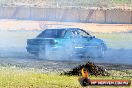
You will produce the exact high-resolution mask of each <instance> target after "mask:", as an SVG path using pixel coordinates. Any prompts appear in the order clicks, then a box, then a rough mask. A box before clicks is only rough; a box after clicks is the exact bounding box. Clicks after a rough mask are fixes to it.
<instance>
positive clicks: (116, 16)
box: [0, 6, 132, 24]
mask: <svg viewBox="0 0 132 88" xmlns="http://www.w3.org/2000/svg"><path fill="white" fill-rule="evenodd" d="M0 18H8V19H28V20H46V21H74V22H87V23H89V22H90V23H129V24H131V23H132V10H121V9H111V10H93V9H76V8H67V9H66V8H36V7H23V6H20V7H0Z"/></svg>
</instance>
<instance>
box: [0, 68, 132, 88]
mask: <svg viewBox="0 0 132 88" xmlns="http://www.w3.org/2000/svg"><path fill="white" fill-rule="evenodd" d="M110 72H111V73H112V74H117V75H118V77H116V76H115V77H114V78H113V76H110V77H102V76H100V77H96V79H121V78H120V74H121V72H117V71H114V70H113V71H110ZM130 73H131V71H130ZM90 78H91V79H95V77H94V76H91V77H90ZM123 79H131V80H132V78H130V77H126V78H123ZM131 87H132V86H131ZM0 88H81V86H80V84H79V82H78V77H77V76H60V75H58V74H53V73H51V74H43V73H41V72H35V71H34V70H26V69H21V68H10V67H0ZM90 88H95V87H90ZM96 88H106V87H96ZM107 88H113V87H107ZM117 88H120V87H117ZM122 88H126V87H122Z"/></svg>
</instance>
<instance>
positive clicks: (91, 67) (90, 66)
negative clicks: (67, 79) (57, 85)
mask: <svg viewBox="0 0 132 88" xmlns="http://www.w3.org/2000/svg"><path fill="white" fill-rule="evenodd" d="M82 68H85V69H87V71H88V72H89V74H90V75H95V76H99V75H100V76H109V75H110V74H109V73H108V72H107V71H106V69H104V68H103V67H101V66H98V65H96V64H94V63H93V62H90V61H88V62H87V63H86V64H83V65H78V66H76V67H75V68H73V69H72V70H70V71H67V72H64V73H62V74H63V75H69V76H72V75H77V76H80V75H81V69H82ZM62 74H61V75H62Z"/></svg>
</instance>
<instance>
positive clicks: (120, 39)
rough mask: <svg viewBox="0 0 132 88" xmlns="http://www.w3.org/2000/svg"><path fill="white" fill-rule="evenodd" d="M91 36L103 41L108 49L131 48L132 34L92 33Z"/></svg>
mask: <svg viewBox="0 0 132 88" xmlns="http://www.w3.org/2000/svg"><path fill="white" fill-rule="evenodd" d="M92 35H95V36H96V37H97V38H100V39H102V40H104V41H105V42H106V44H107V46H108V47H109V48H115V49H120V48H124V49H130V48H132V46H131V45H132V33H92Z"/></svg>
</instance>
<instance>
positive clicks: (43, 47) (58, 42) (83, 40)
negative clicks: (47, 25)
mask: <svg viewBox="0 0 132 88" xmlns="http://www.w3.org/2000/svg"><path fill="white" fill-rule="evenodd" d="M26 49H27V51H28V52H29V53H31V54H34V55H36V56H38V57H39V58H45V59H47V58H49V57H52V58H56V57H57V58H64V57H65V58H70V57H79V58H80V57H81V58H82V57H83V58H87V57H103V56H104V53H105V51H106V49H107V47H106V44H105V43H104V41H103V40H101V39H98V38H95V36H92V35H90V34H89V33H88V32H86V31H85V30H83V29H80V28H62V29H46V30H44V31H42V32H41V33H40V34H39V35H38V36H37V37H36V38H34V39H28V40H27V47H26Z"/></svg>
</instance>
